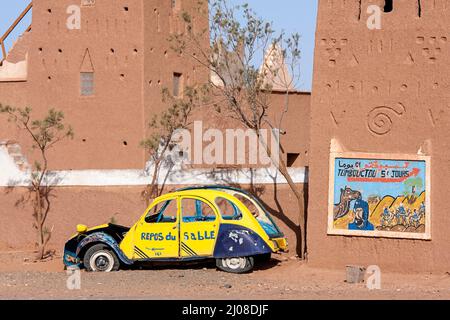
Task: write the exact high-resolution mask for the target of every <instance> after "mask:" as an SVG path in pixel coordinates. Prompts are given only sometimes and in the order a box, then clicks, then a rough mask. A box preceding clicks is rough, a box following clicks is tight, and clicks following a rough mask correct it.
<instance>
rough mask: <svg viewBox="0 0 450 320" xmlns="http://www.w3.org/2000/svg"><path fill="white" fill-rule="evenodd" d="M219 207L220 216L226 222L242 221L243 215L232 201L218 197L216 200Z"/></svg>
mask: <svg viewBox="0 0 450 320" xmlns="http://www.w3.org/2000/svg"><path fill="white" fill-rule="evenodd" d="M215 203H216V205H217V207H218V208H219V211H220V215H221V216H222V218H223V219H224V220H241V219H242V213H241V211H240V210H239V208H238V207H237V206H236V205H235V204H234V203H233V202H231V201H230V200H228V199H225V198H222V197H217V198H216V200H215Z"/></svg>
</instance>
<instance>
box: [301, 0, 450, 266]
mask: <svg viewBox="0 0 450 320" xmlns="http://www.w3.org/2000/svg"><path fill="white" fill-rule="evenodd" d="M373 4H375V5H378V6H379V7H380V8H381V9H382V12H381V29H373V30H370V29H369V28H368V27H367V20H368V18H369V16H370V14H367V13H366V9H367V7H368V6H369V5H373ZM318 12H319V14H318V22H317V27H318V29H317V34H316V48H315V65H314V82H313V90H312V91H313V92H312V106H311V131H310V134H311V152H310V175H309V211H308V216H309V225H308V235H309V241H308V245H309V257H310V262H311V263H312V264H314V265H329V266H342V265H344V264H354V263H357V264H362V265H368V264H376V265H379V266H380V267H381V268H382V269H383V268H385V269H394V270H398V271H431V270H435V271H445V270H448V267H449V265H450V251H449V245H450V244H449V243H450V242H449V240H450V235H449V224H450V216H449V215H448V214H447V211H448V210H447V200H448V196H447V193H448V190H449V182H448V181H449V178H450V170H449V167H448V165H449V159H450V153H449V148H448V146H449V142H450V140H449V129H450V116H449V114H450V113H449V102H450V96H449V92H450V91H449V86H450V77H449V75H450V69H449V59H450V58H449V55H448V52H449V46H450V42H449V41H450V39H449V30H450V20H449V19H448V18H449V15H450V3H449V2H448V1H444V0H436V1H416V0H394V1H393V2H392V1H367V0H360V1H357V0H354V1H344V0H321V1H319V11H318ZM333 149H334V150H333ZM334 151H344V152H355V153H357V152H362V153H369V154H370V153H383V154H405V155H414V154H420V155H426V156H429V157H430V159H431V165H430V167H429V169H430V176H429V177H428V178H429V182H430V190H427V192H428V193H429V195H430V204H431V209H430V213H431V239H429V240H411V239H388V238H384V237H375V238H372V237H370V238H365V237H352V236H336V235H327V227H326V226H327V211H328V203H329V200H328V194H329V183H327V180H328V177H327V176H326V175H324V172H328V170H329V169H330V161H329V158H330V153H332V152H334Z"/></svg>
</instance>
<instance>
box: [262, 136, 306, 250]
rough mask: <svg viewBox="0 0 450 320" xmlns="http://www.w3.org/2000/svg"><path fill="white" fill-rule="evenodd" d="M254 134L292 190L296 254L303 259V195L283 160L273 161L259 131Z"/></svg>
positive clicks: (304, 242)
mask: <svg viewBox="0 0 450 320" xmlns="http://www.w3.org/2000/svg"><path fill="white" fill-rule="evenodd" d="M256 134H257V136H258V139H259V141H260V142H261V143H262V144H263V146H264V148H265V149H266V153H267V155H268V156H269V158H270V159H272V162H274V163H278V166H277V169H278V171H280V173H281V174H282V176H283V177H284V178H285V179H286V181H287V183H288V185H289V188H290V189H291V190H292V192H293V193H294V195H295V198H296V199H297V204H298V213H299V228H300V235H299V238H300V251H299V253H298V256H299V258H300V259H304V258H305V256H306V217H305V205H304V198H303V197H304V194H303V192H300V191H299V190H298V187H297V185H296V184H295V182H294V180H293V179H292V177H291V175H290V174H289V171H288V169H287V167H286V164H285V162H284V160H283V159H281V157H280V159H273V157H274V156H273V154H272V150H270V148H269V145H268V144H267V143H266V142H265V141H264V139H262V137H261V135H260V132H259V130H256Z"/></svg>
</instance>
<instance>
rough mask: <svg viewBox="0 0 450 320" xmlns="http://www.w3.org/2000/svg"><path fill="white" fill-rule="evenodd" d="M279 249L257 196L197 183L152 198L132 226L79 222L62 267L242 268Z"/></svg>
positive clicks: (281, 244) (281, 240) (278, 236)
mask: <svg viewBox="0 0 450 320" xmlns="http://www.w3.org/2000/svg"><path fill="white" fill-rule="evenodd" d="M278 251H287V240H286V238H285V237H284V235H283V233H282V232H281V231H280V229H279V228H278V226H277V225H276V224H275V222H274V221H273V220H272V218H271V216H270V214H269V213H268V212H267V210H266V209H265V208H264V206H263V205H262V204H261V202H260V201H259V200H258V199H257V198H256V197H254V196H253V195H251V194H249V193H247V192H245V191H243V190H240V189H237V188H233V187H228V186H200V187H189V188H184V189H180V190H177V191H175V192H172V193H169V194H166V195H163V196H161V197H159V198H157V199H155V200H154V201H153V203H152V204H151V205H150V206H149V207H148V208H147V210H146V211H145V212H144V214H143V215H142V216H141V217H140V219H139V220H138V221H137V222H136V223H135V224H134V225H133V226H132V227H131V228H127V227H123V226H119V225H115V224H105V225H101V226H97V227H94V228H87V227H86V226H85V225H78V226H77V234H76V235H74V236H73V237H72V238H71V239H69V241H67V243H66V245H65V248H64V258H63V259H64V264H65V265H66V266H67V267H74V266H76V267H79V268H85V269H86V270H87V271H97V272H110V271H116V270H118V269H119V268H120V267H121V266H132V265H137V264H141V263H145V262H155V261H161V262H169V261H174V262H175V261H193V260H202V259H215V260H216V265H217V267H218V268H219V269H221V270H223V271H226V272H232V273H244V272H248V271H250V270H251V269H252V268H253V266H254V263H255V259H257V258H266V259H267V258H269V257H270V255H271V254H272V253H274V252H278Z"/></svg>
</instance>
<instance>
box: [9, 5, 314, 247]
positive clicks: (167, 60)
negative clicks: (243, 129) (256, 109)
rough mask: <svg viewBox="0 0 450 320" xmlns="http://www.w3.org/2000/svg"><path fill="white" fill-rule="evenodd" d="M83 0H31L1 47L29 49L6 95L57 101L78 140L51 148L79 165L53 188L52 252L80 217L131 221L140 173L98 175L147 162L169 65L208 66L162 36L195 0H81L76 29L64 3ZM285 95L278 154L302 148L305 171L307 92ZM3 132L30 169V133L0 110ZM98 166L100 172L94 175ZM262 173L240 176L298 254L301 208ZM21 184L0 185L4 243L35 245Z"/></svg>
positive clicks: (200, 74) (40, 103)
mask: <svg viewBox="0 0 450 320" xmlns="http://www.w3.org/2000/svg"><path fill="white" fill-rule="evenodd" d="M80 2H81V0H34V1H33V9H32V10H33V18H32V29H31V32H28V33H25V34H24V35H23V36H22V37H21V38H20V39H19V40H18V41H17V43H16V45H15V46H14V47H13V48H12V49H11V51H10V52H9V55H8V57H7V61H9V62H11V63H16V62H19V61H22V60H24V59H25V58H26V57H27V67H28V70H27V77H26V79H22V80H21V81H0V102H1V103H2V104H4V105H11V106H18V107H25V106H30V107H32V108H33V113H34V114H35V115H36V116H37V117H40V116H43V115H44V114H45V113H46V112H47V110H48V109H49V108H50V107H54V108H56V109H59V110H62V111H63V112H64V114H65V117H66V119H67V123H70V124H71V125H72V126H73V128H74V131H75V138H74V140H68V141H65V142H64V143H63V144H60V145H58V146H57V147H56V148H54V149H53V150H51V152H50V154H49V158H50V159H51V161H50V166H51V169H52V170H63V171H64V174H66V173H67V174H69V175H70V174H71V173H75V174H79V175H80V176H81V179H78V180H77V181H78V182H81V183H83V185H82V186H80V185H77V184H76V183H75V184H73V185H69V186H64V187H58V188H56V190H55V193H54V195H55V197H54V198H53V201H52V209H51V210H52V211H51V213H50V216H49V218H48V224H47V225H48V226H49V228H50V229H53V233H52V238H51V241H50V243H49V249H55V250H57V251H58V252H60V251H61V250H62V249H63V245H64V242H65V241H66V240H67V239H68V237H70V236H71V235H72V234H73V233H74V232H75V226H76V224H78V223H83V224H86V225H88V226H95V225H99V224H103V223H105V222H109V221H110V220H111V219H112V218H114V220H115V222H116V223H118V224H123V225H128V226H130V225H131V224H132V223H134V222H135V221H136V219H138V217H140V216H141V214H142V213H143V212H144V210H145V208H146V203H145V202H144V201H143V200H142V198H141V192H142V191H143V190H144V188H145V184H144V183H141V184H139V183H133V184H130V185H126V183H119V184H118V185H114V183H108V184H102V181H107V182H108V181H109V177H108V175H109V174H111V176H113V177H112V178H113V180H114V179H115V180H114V181H118V180H120V179H121V178H122V177H123V178H124V179H128V180H127V181H129V180H130V179H129V176H130V172H131V175H133V174H135V173H136V172H138V171H139V170H143V169H144V166H145V165H146V162H147V161H148V155H147V154H146V152H145V151H144V149H142V148H141V147H140V146H139V143H140V142H141V141H142V140H143V139H144V138H145V137H147V136H148V135H149V134H150V132H149V129H148V127H147V123H148V121H149V120H150V119H152V117H153V115H155V114H158V113H159V112H160V111H161V110H163V109H164V108H166V107H167V106H166V105H165V104H164V103H163V102H162V99H161V90H162V88H164V87H167V88H169V89H170V88H171V87H172V81H173V74H174V73H181V74H183V82H184V85H193V84H195V83H199V82H202V81H206V77H208V76H209V74H208V73H206V72H204V71H202V69H201V68H199V66H197V65H195V64H194V63H193V62H192V60H190V59H188V58H184V57H180V56H177V55H175V54H174V53H173V51H171V49H170V44H169V43H168V41H167V38H168V37H169V36H170V35H171V34H174V33H176V32H180V31H182V30H183V29H184V25H183V23H182V21H181V18H180V17H179V14H180V12H182V11H184V10H187V11H190V10H192V7H193V6H194V4H196V3H197V1H195V0H183V1H177V4H178V6H177V7H176V8H172V5H171V4H172V1H170V0H164V1H162V0H114V1H112V0H96V1H95V6H91V7H81V29H80V30H68V29H67V28H66V21H67V18H68V16H69V15H68V14H67V8H68V6H69V5H73V4H76V5H80ZM194 21H195V22H194V23H195V26H196V28H198V29H199V30H201V29H202V28H204V27H205V26H207V25H208V24H207V23H208V21H207V20H203V19H202V18H201V17H196V18H195V20H194ZM208 43H209V41H208V39H206V41H205V44H206V45H207V44H208ZM81 72H93V73H94V81H95V88H94V95H92V96H87V97H86V96H81V95H80V73H81ZM271 99H272V101H273V105H275V106H278V105H279V106H282V105H283V102H284V95H283V94H282V93H276V94H274V95H273V96H272V97H271ZM290 100H291V107H290V110H289V113H288V115H287V116H286V121H285V129H286V131H287V134H286V135H285V136H283V137H282V139H283V140H284V145H285V151H286V153H285V155H284V156H287V154H288V153H290V154H294V155H299V157H298V159H297V160H296V161H295V163H293V164H292V165H293V166H295V167H297V168H293V169H298V170H300V172H301V171H302V170H304V167H305V166H306V165H307V157H308V150H309V148H308V144H309V138H308V137H309V122H308V120H309V107H310V94H309V93H302V92H297V93H294V94H293V95H292V96H291V98H290ZM192 120H203V121H204V122H205V123H208V125H209V126H212V127H215V128H219V129H220V128H222V127H223V125H224V123H223V121H221V122H219V123H215V122H214V121H212V117H211V113H210V112H209V113H208V112H205V111H200V112H198V113H197V114H196V115H195V117H194V118H193V119H192ZM205 127H206V128H205V129H207V126H206V125H205ZM0 142H2V143H3V145H1V143H0V149H1V148H3V151H7V152H8V153H9V155H10V156H11V159H13V160H15V161H16V164H17V165H19V167H20V168H21V169H22V170H24V169H26V167H25V168H23V166H22V164H23V159H22V156H24V157H25V158H26V160H27V162H28V163H29V164H30V163H33V162H34V160H35V159H37V157H36V151H33V150H32V149H31V141H30V140H29V138H28V137H27V136H26V135H25V134H23V132H20V131H19V130H17V129H16V127H15V126H14V125H13V124H11V123H8V122H7V121H6V119H5V118H4V117H2V118H0ZM5 143H6V144H5ZM19 147H20V148H19ZM0 151H2V150H0ZM2 155H5V153H3V154H2V153H1V152H0V160H2ZM11 159H9V160H11ZM3 160H5V159H3ZM9 160H8V161H9ZM2 166H3V164H2ZM8 168H12V167H8V166H6V167H5V166H3V167H2V168H1V170H2V171H0V180H1V177H2V175H4V174H6V175H8V172H6V171H8V170H9V169H8ZM13 169H16V168H13ZM87 170H90V171H87ZM97 173H100V174H102V176H103V177H105V176H106V179H103V180H102V181H100V182H99V183H96V181H98V180H99V179H97V177H96V175H97ZM64 174H63V175H64ZM300 176H301V177H303V178H301V179H300V180H298V183H299V185H300V186H305V185H304V184H303V183H304V182H305V178H304V176H305V175H304V174H303V175H302V174H300ZM100 180H101V179H100ZM150 180H151V179H150V177H148V181H150ZM266 180H267V181H265V182H264V184H262V185H258V186H255V185H253V186H251V185H249V184H250V182H251V181H250V180H249V179H248V181H247V182H246V181H244V183H241V184H240V185H241V186H242V187H243V188H250V187H257V188H258V190H259V193H258V194H260V195H261V198H262V200H263V201H264V202H265V203H266V204H267V207H268V209H269V210H270V211H271V212H272V213H273V215H274V217H275V219H276V221H277V222H278V223H279V225H280V227H281V228H282V229H283V231H284V232H285V234H286V235H287V237H288V240H289V243H290V248H291V253H290V254H291V255H295V253H296V246H297V237H296V233H297V232H298V231H297V230H298V216H299V214H298V209H297V206H296V201H294V199H295V197H294V195H293V194H292V193H291V192H290V191H289V188H288V186H287V185H286V184H279V185H277V184H274V183H273V181H272V180H271V179H270V178H267V179H266ZM139 181H142V179H141V180H139ZM184 182H185V180H184V179H180V180H179V184H180V185H177V184H170V185H167V186H166V188H165V189H164V191H165V192H168V191H170V190H173V189H176V188H178V187H181V186H183V185H182V184H183V183H184ZM218 182H221V183H224V181H218ZM304 189H306V187H304ZM24 194H25V190H24V189H23V188H20V187H19V188H15V189H14V190H13V191H11V190H9V189H6V188H0V203H1V205H0V220H1V222H0V250H20V249H25V248H27V249H32V248H33V246H34V242H35V237H36V235H35V232H34V229H33V228H32V217H31V213H32V210H31V207H30V205H26V206H18V207H17V206H16V201H17V200H18V199H19V198H20V197H21V196H22V195H24ZM280 211H283V212H284V214H285V215H286V216H287V217H286V216H285V215H282V214H279V212H280Z"/></svg>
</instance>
